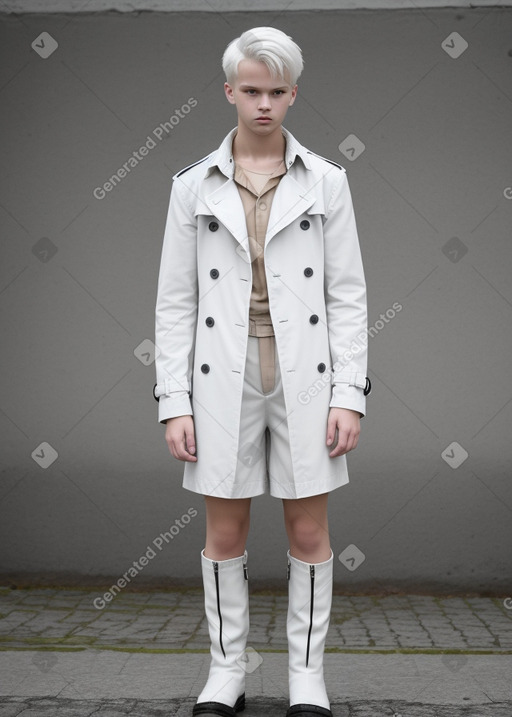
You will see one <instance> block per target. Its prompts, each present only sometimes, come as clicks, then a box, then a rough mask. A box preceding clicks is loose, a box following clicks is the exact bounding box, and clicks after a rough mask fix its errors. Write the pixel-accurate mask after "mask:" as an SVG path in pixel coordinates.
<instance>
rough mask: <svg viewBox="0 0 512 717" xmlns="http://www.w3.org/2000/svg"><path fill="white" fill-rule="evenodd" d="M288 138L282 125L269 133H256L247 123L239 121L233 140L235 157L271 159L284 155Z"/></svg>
mask: <svg viewBox="0 0 512 717" xmlns="http://www.w3.org/2000/svg"><path fill="white" fill-rule="evenodd" d="M285 147H286V140H285V138H284V136H283V133H282V131H281V126H279V127H276V129H275V130H274V131H273V132H272V133H271V134H268V135H265V136H262V135H255V134H254V133H253V132H250V131H249V130H248V129H247V127H245V125H243V124H241V123H238V130H237V133H236V135H235V138H234V140H233V157H234V158H235V161H237V160H240V159H252V160H269V159H276V158H277V159H282V158H283V157H284V152H285Z"/></svg>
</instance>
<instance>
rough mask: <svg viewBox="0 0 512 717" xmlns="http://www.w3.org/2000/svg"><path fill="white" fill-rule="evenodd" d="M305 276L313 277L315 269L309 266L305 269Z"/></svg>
mask: <svg viewBox="0 0 512 717" xmlns="http://www.w3.org/2000/svg"><path fill="white" fill-rule="evenodd" d="M304 276H308V277H309V276H313V269H312V268H311V267H310V266H307V267H306V268H305V269H304Z"/></svg>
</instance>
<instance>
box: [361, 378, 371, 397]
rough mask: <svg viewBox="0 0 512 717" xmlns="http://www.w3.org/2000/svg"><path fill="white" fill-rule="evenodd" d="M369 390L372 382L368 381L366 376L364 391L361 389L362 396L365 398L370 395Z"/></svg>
mask: <svg viewBox="0 0 512 717" xmlns="http://www.w3.org/2000/svg"><path fill="white" fill-rule="evenodd" d="M371 390H372V382H371V381H370V379H369V378H368V376H367V377H366V385H365V387H364V389H363V393H364V395H365V396H367V395H368V394H369V393H370V391H371Z"/></svg>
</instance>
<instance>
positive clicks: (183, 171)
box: [175, 154, 211, 177]
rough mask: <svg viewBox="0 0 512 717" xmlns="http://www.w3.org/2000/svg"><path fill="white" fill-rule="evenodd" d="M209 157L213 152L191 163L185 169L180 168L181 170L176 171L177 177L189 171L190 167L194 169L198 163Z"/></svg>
mask: <svg viewBox="0 0 512 717" xmlns="http://www.w3.org/2000/svg"><path fill="white" fill-rule="evenodd" d="M208 157H211V154H207V155H206V157H203V158H202V159H198V160H197V162H194V163H193V164H189V165H188V167H185V168H184V169H180V171H179V172H177V173H176V175H175V176H176V177H181V175H182V174H185V172H188V170H189V169H192V167H195V166H196V164H201V162H204V161H205V160H206V159H208Z"/></svg>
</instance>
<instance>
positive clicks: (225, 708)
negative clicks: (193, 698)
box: [192, 692, 245, 717]
mask: <svg viewBox="0 0 512 717" xmlns="http://www.w3.org/2000/svg"><path fill="white" fill-rule="evenodd" d="M244 709H245V692H244V694H243V695H240V697H239V698H238V699H237V701H236V702H235V706H234V707H230V706H229V705H225V704H224V703H223V702H198V703H197V704H195V705H194V707H193V709H192V714H193V715H194V717H195V715H201V716H202V717H233V715H235V714H236V713H237V712H242V710H244Z"/></svg>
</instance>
